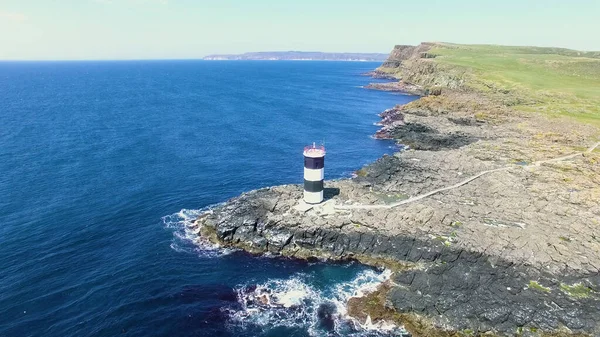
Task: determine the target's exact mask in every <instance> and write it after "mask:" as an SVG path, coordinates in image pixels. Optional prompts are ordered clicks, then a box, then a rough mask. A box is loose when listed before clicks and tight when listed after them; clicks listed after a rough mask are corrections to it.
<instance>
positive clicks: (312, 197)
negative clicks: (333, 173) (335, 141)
mask: <svg viewBox="0 0 600 337" xmlns="http://www.w3.org/2000/svg"><path fill="white" fill-rule="evenodd" d="M324 171H325V147H324V146H316V145H315V143H313V144H312V146H307V147H305V148H304V202H306V203H307V204H318V203H320V202H321V201H323V179H324V178H325V172H324Z"/></svg>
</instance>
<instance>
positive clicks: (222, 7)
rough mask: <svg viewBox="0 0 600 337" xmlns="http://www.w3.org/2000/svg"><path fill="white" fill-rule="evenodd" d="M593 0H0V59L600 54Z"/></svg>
mask: <svg viewBox="0 0 600 337" xmlns="http://www.w3.org/2000/svg"><path fill="white" fill-rule="evenodd" d="M599 34H600V0H569V1H565V0H561V1H557V0H545V1H542V0H497V1H489V0H478V1H475V0H455V1H451V0H446V1H443V0H427V1H422V0H411V1H404V0H362V1H354V0H298V1H286V0H245V1H244V0H218V1H216V0H215V1H208V0H0V59H1V60H7V59H10V60H71V59H96V60H98V59H102V60H104V59H179V58H184V59H188V58H191V59H194V58H201V57H203V56H206V55H208V54H230V53H243V52H248V51H276V50H277V51H282V50H302V51H324V52H381V53H387V52H389V51H390V50H391V49H392V48H393V46H394V45H396V44H418V43H420V42H422V41H444V42H454V43H486V44H506V45H536V46H554V47H565V48H572V49H579V50H596V51H598V50H600V35H599Z"/></svg>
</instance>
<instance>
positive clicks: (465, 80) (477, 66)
mask: <svg viewBox="0 0 600 337" xmlns="http://www.w3.org/2000/svg"><path fill="white" fill-rule="evenodd" d="M427 45H428V47H430V48H428V50H426V51H418V50H417V52H418V53H421V55H418V56H417V55H413V60H412V61H411V60H405V62H404V63H403V67H394V66H393V65H392V66H391V67H390V64H389V63H387V64H384V65H383V66H382V67H380V68H379V69H378V70H379V71H381V72H385V73H388V74H393V75H394V76H397V77H399V78H400V77H401V78H403V79H404V80H405V81H407V82H410V83H414V84H419V85H422V86H425V87H435V86H440V87H442V88H443V87H447V88H452V89H466V90H474V91H476V92H478V93H483V94H485V96H487V97H489V98H492V99H493V100H494V101H501V102H503V103H504V104H505V105H507V106H510V107H512V109H514V110H517V111H522V112H541V113H544V114H547V115H549V116H552V117H562V116H567V117H570V118H575V119H576V120H578V121H581V122H586V123H591V124H594V125H598V126H600V52H579V51H575V50H569V49H561V48H540V47H510V46H496V45H458V44H450V43H432V44H427ZM396 49H398V47H397V48H396ZM393 53H394V52H392V55H393ZM414 56H417V58H414ZM407 63H408V64H409V66H408V67H405V66H404V65H406V64H407ZM411 63H412V65H413V66H416V65H415V64H414V63H419V65H418V66H417V68H419V70H418V71H411V70H410V69H411V66H410V65H411ZM425 67H427V68H430V69H429V71H426V72H425V73H430V74H432V75H434V74H436V73H437V74H438V75H439V74H440V73H443V74H444V76H441V77H440V76H431V77H428V76H424V75H423V74H424V72H423V68H425Z"/></svg>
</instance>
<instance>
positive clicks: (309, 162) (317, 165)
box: [304, 157, 325, 170]
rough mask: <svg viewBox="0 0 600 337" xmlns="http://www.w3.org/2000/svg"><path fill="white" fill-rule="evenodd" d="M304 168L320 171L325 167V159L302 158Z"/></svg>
mask: <svg viewBox="0 0 600 337" xmlns="http://www.w3.org/2000/svg"><path fill="white" fill-rule="evenodd" d="M304 167H306V168H307V169H313V170H316V169H322V168H323V167H325V157H319V158H313V157H304Z"/></svg>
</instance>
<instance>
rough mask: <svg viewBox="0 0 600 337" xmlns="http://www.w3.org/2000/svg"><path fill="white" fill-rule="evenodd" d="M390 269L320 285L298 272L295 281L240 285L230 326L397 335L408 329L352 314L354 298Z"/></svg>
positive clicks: (329, 333) (385, 276)
mask: <svg viewBox="0 0 600 337" xmlns="http://www.w3.org/2000/svg"><path fill="white" fill-rule="evenodd" d="M390 275H391V272H390V271H389V270H385V271H383V272H378V271H375V270H364V271H362V272H360V273H359V274H358V275H357V276H356V277H355V278H354V279H352V280H351V281H349V282H340V283H336V284H330V285H327V286H325V287H324V288H321V289H319V288H318V287H317V286H315V285H312V284H311V279H312V276H311V275H308V274H297V275H295V276H294V277H292V278H289V279H271V280H268V281H266V282H264V283H260V284H244V285H240V286H239V287H238V288H237V289H236V292H237V294H238V301H239V304H240V307H241V309H239V310H237V311H236V310H232V312H231V315H230V327H231V328H232V329H233V330H236V329H241V330H242V331H244V330H247V329H252V328H257V327H259V328H261V330H263V331H265V330H271V329H273V328H278V327H288V328H301V329H305V330H306V331H307V332H308V333H309V335H310V336H323V335H327V336H397V335H402V334H406V331H405V330H404V329H403V328H401V327H397V326H394V325H392V324H388V323H384V322H382V323H377V324H373V323H371V322H370V321H367V322H358V321H357V320H355V319H353V318H351V317H349V316H348V315H347V308H346V304H347V302H348V299H350V298H351V297H360V296H364V295H365V294H366V293H369V292H371V291H374V290H375V289H376V288H377V286H378V285H379V284H381V283H382V282H384V281H386V280H388V279H389V278H390Z"/></svg>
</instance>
